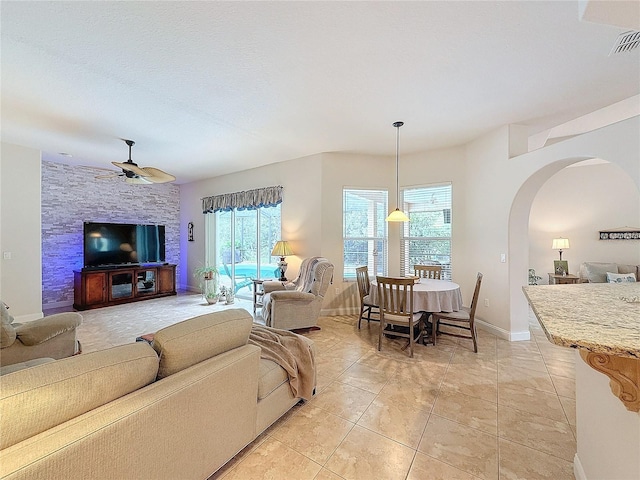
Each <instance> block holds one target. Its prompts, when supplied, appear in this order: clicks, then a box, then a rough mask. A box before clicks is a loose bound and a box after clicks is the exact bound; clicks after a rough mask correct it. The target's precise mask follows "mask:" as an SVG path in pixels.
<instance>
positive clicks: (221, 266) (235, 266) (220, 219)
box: [209, 205, 281, 299]
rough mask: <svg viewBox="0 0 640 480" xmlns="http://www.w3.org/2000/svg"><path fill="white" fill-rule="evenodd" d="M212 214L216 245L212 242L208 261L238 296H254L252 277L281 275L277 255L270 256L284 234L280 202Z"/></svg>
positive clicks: (221, 279) (265, 277) (263, 277)
mask: <svg viewBox="0 0 640 480" xmlns="http://www.w3.org/2000/svg"><path fill="white" fill-rule="evenodd" d="M211 217H213V218H215V226H214V231H215V235H214V236H213V237H214V242H213V245H211V243H209V246H210V247H213V248H209V252H210V254H209V258H210V260H209V263H214V264H215V266H216V267H217V269H218V272H220V285H224V286H225V287H227V288H231V289H233V291H234V292H235V295H236V296H237V297H239V298H246V299H251V298H252V290H253V281H252V280H253V279H255V278H261V279H269V278H277V277H278V276H279V275H278V274H277V273H275V272H276V271H277V270H278V265H277V262H278V259H277V258H276V257H271V250H272V249H273V246H274V245H275V243H276V242H277V241H278V240H280V237H281V233H280V232H281V215H280V205H277V206H275V207H264V208H259V209H256V210H231V211H227V212H217V213H216V214H215V215H212V216H211ZM210 238H211V237H210ZM211 257H213V259H212V258H211ZM214 259H215V260H214Z"/></svg>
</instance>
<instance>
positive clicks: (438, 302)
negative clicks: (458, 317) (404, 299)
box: [370, 278, 462, 313]
mask: <svg viewBox="0 0 640 480" xmlns="http://www.w3.org/2000/svg"><path fill="white" fill-rule="evenodd" d="M370 296H371V300H372V302H373V303H374V304H376V305H377V304H378V284H377V282H376V281H375V280H374V281H372V282H371V292H370ZM461 308H462V293H460V285H458V284H457V283H454V282H450V281H448V280H434V279H431V278H421V279H420V283H416V284H415V285H414V286H413V310H414V311H416V312H431V313H433V312H457V311H458V310H460V309H461Z"/></svg>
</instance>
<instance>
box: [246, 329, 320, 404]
mask: <svg viewBox="0 0 640 480" xmlns="http://www.w3.org/2000/svg"><path fill="white" fill-rule="evenodd" d="M249 343H250V344H252V345H256V346H258V347H260V349H261V350H262V353H261V354H260V356H261V357H262V358H265V359H267V360H272V361H274V362H276V363H277V364H278V365H280V366H281V367H282V368H284V369H285V370H286V371H287V375H289V385H290V386H291V390H292V392H293V394H294V395H295V396H296V397H299V398H302V399H304V400H309V399H311V397H312V396H313V389H314V388H315V385H314V369H315V362H314V358H313V354H312V352H311V349H310V348H309V345H308V344H307V342H305V341H304V339H303V338H302V337H300V336H299V335H297V334H295V333H291V332H289V331H287V330H278V329H276V328H270V327H265V326H263V325H257V324H253V328H252V329H251V333H250V334H249Z"/></svg>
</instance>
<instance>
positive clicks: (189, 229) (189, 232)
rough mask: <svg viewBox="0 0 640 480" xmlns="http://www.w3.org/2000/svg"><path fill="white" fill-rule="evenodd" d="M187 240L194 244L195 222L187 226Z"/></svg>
mask: <svg viewBox="0 0 640 480" xmlns="http://www.w3.org/2000/svg"><path fill="white" fill-rule="evenodd" d="M187 240H188V241H190V242H193V222H189V223H188V224H187Z"/></svg>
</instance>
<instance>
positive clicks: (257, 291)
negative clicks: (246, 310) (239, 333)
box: [252, 278, 264, 315]
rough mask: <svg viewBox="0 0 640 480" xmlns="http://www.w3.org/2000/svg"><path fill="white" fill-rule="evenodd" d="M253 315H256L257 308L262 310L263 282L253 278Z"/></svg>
mask: <svg viewBox="0 0 640 480" xmlns="http://www.w3.org/2000/svg"><path fill="white" fill-rule="evenodd" d="M252 280H253V314H254V315H255V314H256V310H257V309H258V308H262V298H263V297H264V288H262V282H264V280H262V279H259V278H253V279H252Z"/></svg>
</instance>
